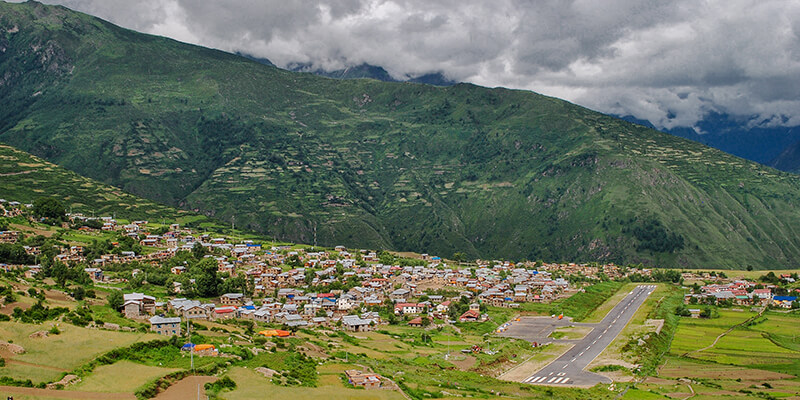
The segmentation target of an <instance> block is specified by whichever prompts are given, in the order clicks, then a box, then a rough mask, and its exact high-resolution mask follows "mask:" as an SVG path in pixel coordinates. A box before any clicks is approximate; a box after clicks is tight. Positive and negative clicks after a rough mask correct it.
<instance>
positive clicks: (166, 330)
mask: <svg viewBox="0 0 800 400" xmlns="http://www.w3.org/2000/svg"><path fill="white" fill-rule="evenodd" d="M150 330H151V331H153V332H155V333H158V334H159V335H166V336H172V335H178V336H180V334H181V319H180V318H178V317H175V318H164V317H159V316H155V317H151V318H150Z"/></svg>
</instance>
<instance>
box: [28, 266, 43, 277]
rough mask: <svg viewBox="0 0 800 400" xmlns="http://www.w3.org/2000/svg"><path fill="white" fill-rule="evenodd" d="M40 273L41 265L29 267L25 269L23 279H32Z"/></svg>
mask: <svg viewBox="0 0 800 400" xmlns="http://www.w3.org/2000/svg"><path fill="white" fill-rule="evenodd" d="M41 271H42V266H41V265H29V266H28V268H27V269H25V277H26V278H28V279H33V277H34V276H36V274H38V273H39V272H41Z"/></svg>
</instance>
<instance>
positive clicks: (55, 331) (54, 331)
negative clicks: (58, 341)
mask: <svg viewBox="0 0 800 400" xmlns="http://www.w3.org/2000/svg"><path fill="white" fill-rule="evenodd" d="M47 333H49V334H51V335H60V334H61V331H60V330H59V329H58V327H57V326H55V325H53V327H52V328H50V330H49V331H47Z"/></svg>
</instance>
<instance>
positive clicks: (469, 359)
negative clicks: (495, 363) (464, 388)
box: [448, 356, 478, 371]
mask: <svg viewBox="0 0 800 400" xmlns="http://www.w3.org/2000/svg"><path fill="white" fill-rule="evenodd" d="M462 357H464V359H463V360H461V359H460V357H456V358H457V359H456V360H454V359H450V360H448V361H449V362H450V363H451V364H453V365H455V366H456V367H457V368H458V369H460V370H462V371H466V370H468V369H470V368H472V367H474V366H475V363H476V362H477V361H478V359H477V358H475V357H474V356H462Z"/></svg>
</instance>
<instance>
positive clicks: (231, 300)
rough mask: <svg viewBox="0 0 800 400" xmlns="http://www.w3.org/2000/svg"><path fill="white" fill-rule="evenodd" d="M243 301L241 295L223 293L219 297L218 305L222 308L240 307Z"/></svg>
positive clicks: (242, 295)
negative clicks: (222, 306)
mask: <svg viewBox="0 0 800 400" xmlns="http://www.w3.org/2000/svg"><path fill="white" fill-rule="evenodd" d="M244 301H245V298H244V294H242V293H225V294H223V295H222V296H219V302H220V304H222V305H224V306H240V305H243V304H244Z"/></svg>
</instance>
